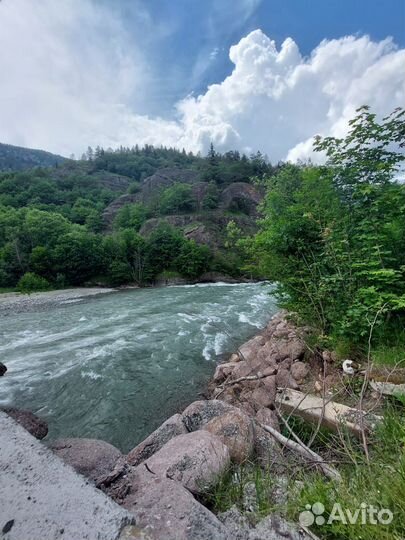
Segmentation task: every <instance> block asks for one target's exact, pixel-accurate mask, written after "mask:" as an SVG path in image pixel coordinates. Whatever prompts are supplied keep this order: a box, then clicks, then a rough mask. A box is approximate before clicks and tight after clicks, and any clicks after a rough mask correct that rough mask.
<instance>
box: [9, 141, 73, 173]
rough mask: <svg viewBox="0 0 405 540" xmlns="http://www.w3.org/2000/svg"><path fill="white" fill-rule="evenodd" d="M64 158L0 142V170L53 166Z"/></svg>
mask: <svg viewBox="0 0 405 540" xmlns="http://www.w3.org/2000/svg"><path fill="white" fill-rule="evenodd" d="M64 161H66V158H64V157H62V156H58V155H56V154H51V153H50V152H45V151H44V150H33V149H32V148H22V147H21V146H13V145H11V144H2V143H0V171H17V170H22V169H31V168H32V167H54V166H55V165H58V164H59V163H63V162H64Z"/></svg>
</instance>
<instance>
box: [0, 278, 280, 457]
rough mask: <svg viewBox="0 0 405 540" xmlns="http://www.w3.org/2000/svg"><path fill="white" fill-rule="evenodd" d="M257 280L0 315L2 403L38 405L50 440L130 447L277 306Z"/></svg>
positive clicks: (193, 393)
mask: <svg viewBox="0 0 405 540" xmlns="http://www.w3.org/2000/svg"><path fill="white" fill-rule="evenodd" d="M270 291H271V288H270V287H269V286H268V285H265V286H263V285H262V284H226V283H215V284H199V285H192V286H173V287H167V288H160V289H133V290H130V291H125V292H118V293H116V294H110V295H106V296H98V297H87V298H85V299H84V300H83V301H82V302H80V303H71V304H66V305H63V306H60V307H57V308H53V309H51V310H49V311H47V312H39V313H20V314H18V315H15V316H13V315H10V316H8V317H5V318H3V319H2V321H1V322H2V326H1V332H2V335H1V336H0V352H1V355H2V358H1V360H2V362H4V363H5V364H6V366H7V367H8V371H7V374H6V376H4V377H1V378H0V403H1V404H2V405H13V406H16V407H20V408H28V409H31V410H33V411H40V412H41V414H42V415H43V416H45V417H46V419H47V421H48V422H49V427H50V435H49V436H50V438H51V439H52V438H55V437H59V436H65V437H69V436H73V437H75V436H76V437H77V436H79V437H80V436H84V437H95V438H101V439H104V440H107V441H109V442H111V443H112V444H115V445H117V446H118V447H119V448H121V450H123V451H124V452H126V451H128V450H130V449H131V448H132V447H133V446H135V445H136V444H137V443H138V442H139V441H140V440H142V438H144V437H145V436H146V435H147V434H148V433H150V431H152V430H153V429H154V428H155V427H157V426H158V425H159V424H160V423H161V422H162V421H163V420H165V419H166V418H167V417H168V416H170V415H171V414H173V413H175V412H177V411H178V410H179V409H180V408H181V407H182V406H185V405H186V404H188V403H190V402H191V401H193V400H195V399H198V393H199V392H200V391H201V390H202V389H203V388H204V386H205V384H206V382H207V381H208V379H209V377H210V376H211V375H212V373H213V371H214V367H215V365H214V362H216V361H217V360H218V358H219V356H220V355H221V354H223V353H225V352H232V351H233V350H235V349H236V348H237V347H238V346H239V345H240V344H241V343H243V341H245V340H246V339H248V338H249V337H250V336H251V335H252V334H253V333H254V332H255V328H256V327H262V326H264V325H265V324H266V322H267V321H268V320H269V319H270V317H271V316H272V315H273V314H274V312H275V309H276V308H275V303H274V300H273V299H272V297H271V296H270V295H269V292H270Z"/></svg>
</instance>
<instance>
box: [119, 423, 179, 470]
mask: <svg viewBox="0 0 405 540" xmlns="http://www.w3.org/2000/svg"><path fill="white" fill-rule="evenodd" d="M184 433H187V429H186V426H185V425H184V423H183V420H182V416H181V415H180V414H175V415H173V416H171V417H170V418H169V419H168V420H166V422H164V423H163V424H162V425H161V426H160V427H158V428H157V429H156V430H155V431H154V432H153V433H151V434H150V435H149V437H147V438H146V439H145V440H144V441H143V442H141V443H140V444H138V446H135V448H134V449H132V450H131V451H130V452H129V453H128V455H127V461H128V463H129V464H130V465H134V466H136V465H139V463H142V461H145V459H148V458H149V457H150V456H152V455H153V454H154V453H155V452H157V451H158V450H160V449H161V448H162V446H163V445H165V444H166V443H167V442H168V441H170V439H173V437H176V436H177V435H182V434H184Z"/></svg>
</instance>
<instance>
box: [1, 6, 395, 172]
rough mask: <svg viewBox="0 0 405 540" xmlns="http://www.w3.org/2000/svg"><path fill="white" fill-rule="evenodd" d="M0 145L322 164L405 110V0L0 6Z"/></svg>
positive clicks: (63, 151) (68, 151)
mask: <svg viewBox="0 0 405 540" xmlns="http://www.w3.org/2000/svg"><path fill="white" fill-rule="evenodd" d="M0 73H1V77H2V78H1V84H0V142H4V143H9V144H15V145H20V146H27V147H32V148H42V149H44V150H49V151H51V152H55V153H59V154H62V155H66V156H69V155H71V154H72V153H74V154H75V155H76V157H79V156H81V154H82V153H83V151H84V150H86V148H87V147H88V146H89V145H90V146H93V147H95V146H97V145H101V146H104V147H105V148H108V147H112V148H115V147H117V146H120V145H124V146H132V145H135V144H139V145H142V144H145V143H148V144H155V145H160V144H162V145H166V146H176V147H178V148H186V149H187V150H191V151H193V152H202V153H203V154H204V153H205V152H206V151H207V149H208V147H209V144H210V143H211V141H212V142H213V143H214V145H215V147H216V148H217V149H218V150H219V151H227V150H230V149H238V150H240V151H242V152H246V153H250V152H254V151H257V150H260V151H262V152H263V153H266V154H267V155H268V157H269V159H270V161H272V162H277V161H279V160H286V159H288V160H291V161H296V160H299V159H308V158H314V157H315V156H314V154H313V150H312V141H313V137H314V135H317V134H320V135H324V136H326V135H332V136H342V135H344V134H345V133H346V132H347V125H348V121H349V120H350V118H352V117H353V115H354V114H355V110H356V108H358V107H359V106H361V105H363V104H368V105H370V106H371V108H372V110H373V111H375V112H376V113H377V114H378V115H385V114H388V113H389V112H390V111H392V110H393V109H394V108H395V107H397V106H405V2H404V1H403V0H384V1H382V0H339V1H338V0H204V2H202V1H201V0H63V2H61V1H60V0H35V2H34V1H33V0H0Z"/></svg>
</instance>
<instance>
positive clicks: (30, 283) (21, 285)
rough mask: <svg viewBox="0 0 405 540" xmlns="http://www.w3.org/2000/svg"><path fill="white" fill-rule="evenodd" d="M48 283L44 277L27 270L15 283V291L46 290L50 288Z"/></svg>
mask: <svg viewBox="0 0 405 540" xmlns="http://www.w3.org/2000/svg"><path fill="white" fill-rule="evenodd" d="M50 287H51V286H50V283H49V281H47V280H46V279H45V278H43V277H41V276H38V275H37V274H34V273H33V272H27V273H26V274H24V275H23V276H22V278H21V279H20V280H19V282H18V283H17V291H19V292H22V293H31V292H34V291H46V290H48V289H50Z"/></svg>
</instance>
